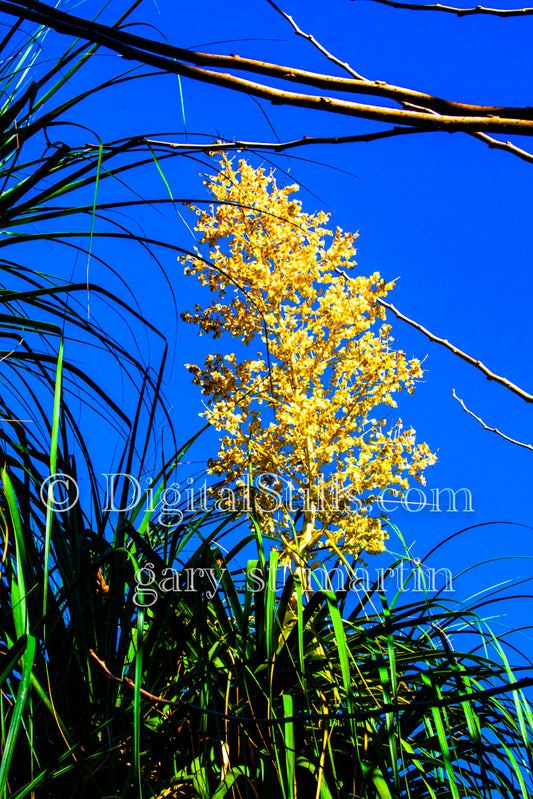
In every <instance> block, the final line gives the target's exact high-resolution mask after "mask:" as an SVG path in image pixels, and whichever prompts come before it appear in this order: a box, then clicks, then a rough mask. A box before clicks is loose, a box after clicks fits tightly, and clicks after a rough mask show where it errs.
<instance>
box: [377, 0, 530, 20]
mask: <svg viewBox="0 0 533 799" xmlns="http://www.w3.org/2000/svg"><path fill="white" fill-rule="evenodd" d="M372 2H373V3H380V4H381V5H384V6H390V7H391V8H404V9H406V10H407V11H446V12H447V13H448V14H455V15H456V16H458V17H468V16H471V15H472V14H491V15H492V16H495V17H527V16H531V14H533V8H485V7H484V6H475V7H474V8H455V7H454V6H443V5H441V4H440V3H435V4H433V5H420V4H418V3H401V2H397V0H372Z"/></svg>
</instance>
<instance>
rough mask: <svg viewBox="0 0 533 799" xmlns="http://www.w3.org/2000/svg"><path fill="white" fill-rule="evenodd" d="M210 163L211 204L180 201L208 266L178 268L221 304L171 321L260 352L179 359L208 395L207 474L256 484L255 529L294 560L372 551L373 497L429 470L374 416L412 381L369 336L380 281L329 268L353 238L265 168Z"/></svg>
mask: <svg viewBox="0 0 533 799" xmlns="http://www.w3.org/2000/svg"><path fill="white" fill-rule="evenodd" d="M220 167H221V168H220V171H219V172H218V174H217V175H216V176H212V177H211V178H210V180H209V181H207V182H206V185H207V186H208V187H209V189H210V190H211V192H212V194H213V196H214V198H215V200H216V203H215V204H214V205H212V206H210V207H209V208H208V209H207V210H205V209H204V210H200V209H198V208H194V206H191V207H192V208H194V210H195V211H196V213H197V214H198V217H199V219H198V223H197V226H196V229H197V230H198V231H200V232H201V233H202V238H201V240H200V244H205V245H207V250H208V254H209V260H208V259H206V258H203V257H201V255H200V251H197V255H196V256H194V255H187V256H184V257H183V261H184V262H185V263H186V270H185V271H186V273H187V274H189V275H195V276H196V277H197V278H198V279H199V281H200V282H201V283H202V285H204V286H207V287H209V289H210V290H211V291H212V292H213V293H214V294H215V295H217V300H219V301H218V302H213V303H212V304H211V305H209V306H208V307H205V308H202V307H200V306H199V305H197V306H196V309H195V312H194V313H189V312H187V313H184V314H182V318H183V319H184V321H186V322H191V323H194V324H197V325H198V326H199V329H200V335H201V334H202V333H209V334H211V335H212V336H213V338H218V337H219V336H221V335H222V334H223V333H229V334H231V335H232V336H233V337H234V338H237V339H240V340H241V342H242V343H243V344H244V345H247V346H249V345H251V344H252V342H256V341H259V340H261V341H262V342H263V353H261V352H258V353H257V358H240V357H239V356H238V355H237V354H226V355H221V354H211V355H208V357H207V359H206V361H205V364H204V366H203V367H201V366H198V365H194V364H187V367H188V369H189V370H190V371H191V373H192V374H193V375H194V378H193V382H194V383H196V384H197V385H200V386H201V387H202V392H203V393H204V395H206V396H208V397H209V403H208V406H207V410H206V411H205V413H204V414H203V415H204V416H205V417H206V418H207V419H208V421H210V422H211V424H213V425H214V426H215V427H216V429H217V430H220V431H223V432H224V436H223V437H222V439H221V442H220V449H219V452H218V457H217V459H216V460H213V461H210V471H211V472H212V473H214V474H217V475H223V476H224V477H225V479H226V480H227V482H228V484H230V483H234V482H236V481H237V482H238V481H239V479H242V478H243V476H244V475H245V474H247V473H249V471H250V470H251V471H252V472H253V474H254V475H256V476H261V475H262V477H261V480H262V481H263V483H262V484H263V486H264V487H265V492H266V494H267V496H268V498H269V500H270V505H269V506H267V507H264V503H263V507H262V508H261V510H262V512H263V521H264V524H265V525H266V528H267V530H268V532H270V533H271V534H272V535H274V536H276V537H277V538H278V540H280V541H281V542H282V544H283V547H284V553H285V556H286V557H287V558H291V559H292V560H293V561H301V560H302V559H303V558H304V557H309V556H310V555H311V554H314V553H316V551H317V549H318V548H320V547H325V548H326V549H327V550H328V552H329V553H331V552H338V551H339V550H340V551H342V552H344V553H351V554H355V555H358V554H359V553H360V552H362V551H363V550H365V551H367V552H369V553H376V552H381V551H383V548H384V544H383V542H384V539H385V537H386V533H385V530H384V528H383V526H382V518H375V517H373V516H371V515H370V513H369V512H370V510H371V505H372V502H373V500H375V499H376V493H375V492H376V490H377V491H383V490H384V489H386V490H389V491H390V492H391V493H393V494H399V493H400V492H401V490H402V489H405V488H407V487H408V485H409V483H408V478H407V475H406V472H407V473H408V474H410V475H412V476H414V477H415V478H416V479H417V480H419V481H420V482H422V483H424V478H423V474H422V473H423V470H424V469H425V467H426V466H427V465H429V464H432V463H434V462H435V457H434V455H433V454H432V453H431V452H430V450H429V448H428V446H427V444H420V445H416V444H415V431H414V430H413V429H412V428H409V429H404V427H403V425H402V422H401V420H398V421H397V422H396V423H395V424H394V425H390V423H389V424H388V425H387V421H386V419H385V411H386V407H387V406H389V407H392V408H394V407H396V405H397V403H396V400H395V399H394V396H393V395H394V394H396V393H397V392H399V391H401V389H402V388H405V389H406V390H407V391H408V392H409V393H412V391H413V389H414V385H415V380H416V379H417V378H419V377H420V376H421V375H422V369H421V366H420V362H419V361H418V360H416V359H413V360H409V361H408V360H407V359H406V356H405V354H404V353H403V352H401V351H399V350H394V349H393V348H392V343H393V339H392V337H391V336H390V326H389V325H386V324H382V325H381V326H380V327H379V329H378V330H372V328H373V326H374V325H375V322H376V321H379V320H382V321H383V320H384V313H385V312H384V310H383V308H381V307H380V306H379V304H378V302H377V300H378V298H380V297H385V296H386V294H387V292H388V291H389V290H390V289H391V288H392V287H393V285H394V284H393V283H388V284H386V283H385V281H384V280H383V279H382V278H381V277H380V276H379V274H378V273H375V274H373V275H372V276H370V277H356V278H354V279H351V280H346V278H345V277H343V276H341V275H339V274H338V273H337V272H336V270H338V269H340V270H342V271H343V272H348V273H349V272H350V271H351V270H352V269H353V267H354V266H355V265H356V262H355V253H356V250H355V246H354V243H355V239H356V238H357V234H356V233H345V232H343V231H342V230H340V229H339V228H337V229H336V231H335V232H333V231H331V230H329V229H328V228H327V227H326V225H327V223H328V221H329V215H328V214H326V213H324V212H318V213H316V214H307V213H305V212H304V211H303V210H302V208H301V203H299V202H298V201H296V200H294V199H292V197H291V195H292V194H294V192H295V191H297V189H298V187H297V186H286V187H282V188H278V186H277V185H276V181H275V179H274V177H273V175H272V174H271V173H270V174H266V173H265V171H264V170H263V169H253V168H252V167H251V166H250V165H249V164H247V163H246V162H245V161H240V163H239V166H238V169H234V168H233V166H232V162H231V161H229V160H228V159H227V157H226V156H223V157H222V160H221V162H220ZM242 349H243V350H244V348H242ZM281 484H283V486H284V491H283V492H281V491H278V492H277V494H276V493H275V491H274V489H279V487H280V485H281ZM269 491H270V493H269ZM294 491H296V492H298V493H299V494H300V495H301V496H302V498H303V505H302V506H301V507H300V508H295V507H294V505H293V502H292V500H293V499H294V496H293V492H294ZM287 495H288V496H289V497H291V501H287ZM326 497H327V499H326ZM280 498H281V499H282V500H283V501H280ZM332 498H333V499H332ZM263 499H264V498H263ZM354 506H355V507H354ZM274 511H275V512H274ZM301 518H302V519H303V521H302V526H301V529H300V531H299V532H298V530H297V527H296V523H297V522H298V523H299V521H300V519H301Z"/></svg>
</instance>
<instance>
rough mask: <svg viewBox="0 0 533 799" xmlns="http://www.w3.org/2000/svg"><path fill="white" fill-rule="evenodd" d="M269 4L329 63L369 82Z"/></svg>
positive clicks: (273, 6)
mask: <svg viewBox="0 0 533 799" xmlns="http://www.w3.org/2000/svg"><path fill="white" fill-rule="evenodd" d="M267 3H269V4H270V5H271V6H272V8H275V9H276V11H277V12H278V14H281V16H282V17H284V18H285V19H286V20H287V22H289V23H290V24H291V25H292V27H293V28H294V30H295V32H296V35H297V36H302V37H303V38H304V39H307V40H308V41H309V42H311V44H313V45H314V46H315V47H316V48H317V50H319V51H320V52H321V53H322V55H325V56H326V58H327V59H328V61H332V62H333V63H334V64H336V65H337V66H338V67H341V69H344V70H346V72H347V73H348V74H349V75H351V76H352V78H355V79H356V80H364V81H366V80H367V79H366V78H363V76H362V75H359V73H358V72H356V71H355V69H352V67H351V66H350V65H349V64H348V63H347V62H346V61H341V60H340V58H337V56H334V55H333V53H330V52H329V50H326V48H325V47H324V45H322V44H320V42H317V40H316V39H315V37H314V36H313V35H312V34H311V33H305V31H303V30H302V29H301V28H300V27H298V25H297V24H296V22H295V21H294V19H293V18H292V17H291V16H290V15H289V14H287V13H286V12H285V11H283V9H281V8H280V7H279V6H277V5H276V4H275V3H274V2H273V0H267Z"/></svg>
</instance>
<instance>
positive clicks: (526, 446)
mask: <svg viewBox="0 0 533 799" xmlns="http://www.w3.org/2000/svg"><path fill="white" fill-rule="evenodd" d="M452 393H453V396H454V398H455V399H456V400H457V402H459V403H460V404H461V405H462V406H463V410H464V411H466V413H468V414H469V415H470V416H473V417H474V419H475V420H476V421H477V422H479V423H480V425H481V426H482V427H483V429H484V430H488V431H489V433H496V435H498V436H501V437H502V438H504V439H505V440H506V441H510V442H511V444H517V445H518V446H519V447H524V448H525V449H530V450H533V445H532V444H524V443H523V441H517V440H516V438H510V437H509V436H506V435H505V433H502V431H501V430H498V429H497V428H496V427H489V426H488V425H487V424H485V422H484V421H483V419H480V417H479V416H476V414H475V413H472V411H471V410H469V409H468V408H467V407H466V405H465V404H464V401H463V400H462V399H460V397H458V396H457V394H456V393H455V389H452Z"/></svg>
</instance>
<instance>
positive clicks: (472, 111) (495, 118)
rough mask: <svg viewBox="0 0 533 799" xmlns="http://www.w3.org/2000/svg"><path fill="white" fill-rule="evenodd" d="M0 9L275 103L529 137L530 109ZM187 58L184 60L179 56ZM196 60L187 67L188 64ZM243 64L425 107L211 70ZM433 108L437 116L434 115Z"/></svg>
mask: <svg viewBox="0 0 533 799" xmlns="http://www.w3.org/2000/svg"><path fill="white" fill-rule="evenodd" d="M0 11H4V12H5V13H7V14H10V15H15V16H18V17H23V18H25V19H31V20H33V21H35V22H38V23H40V24H43V25H47V26H49V27H51V28H53V29H54V30H56V31H58V32H60V33H66V34H69V35H72V36H78V37H80V38H82V39H85V40H87V41H90V42H94V43H96V44H98V45H101V46H103V47H107V48H109V49H111V50H113V51H114V52H116V53H120V54H121V55H122V56H124V57H125V58H127V59H130V60H135V61H139V62H140V63H144V64H149V65H151V66H153V67H156V68H157V69H161V70H162V71H164V72H168V73H174V74H179V75H183V76H185V77H190V78H191V79H193V80H198V81H202V82H206V83H209V84H212V85H218V86H223V87H225V88H228V89H232V90H234V91H238V92H243V93H245V94H251V95H253V96H254V97H261V98H263V99H266V100H270V101H271V102H272V103H274V104H278V105H291V106H296V107H302V108H314V109H316V110H319V111H326V112H329V113H336V114H343V115H348V116H353V117H358V118H366V119H374V120H377V121H380V122H385V123H387V124H393V125H409V126H411V127H424V128H427V130H428V131H430V130H444V131H450V132H452V131H466V132H486V133H498V132H499V133H502V132H507V131H508V132H513V131H514V132H515V133H520V134H522V135H533V109H531V108H529V107H528V108H514V107H499V106H498V107H488V106H473V105H467V104H462V103H451V102H449V101H446V100H442V99H440V98H438V97H432V96H431V95H427V94H423V93H420V92H414V91H412V90H408V89H403V88H401V87H396V86H391V85H389V84H387V83H385V82H383V81H361V80H352V79H348V78H336V77H334V76H331V75H317V74H316V73H312V72H307V71H305V70H298V69H294V68H291V67H285V66H281V65H276V64H267V63H264V62H261V61H254V60H251V59H244V58H239V57H238V56H234V55H230V56H227V55H210V54H207V53H197V52H195V51H190V50H185V49H183V48H180V47H174V46H172V45H169V44H166V43H162V42H157V41H153V40H151V39H146V38H144V37H142V36H138V35H134V34H131V33H128V32H126V31H123V30H119V29H118V28H115V27H110V26H106V25H102V24H100V23H96V22H93V21H88V20H85V19H83V18H81V17H76V16H74V15H72V14H67V13H65V12H62V11H59V10H58V9H54V8H51V7H50V6H48V5H46V4H44V3H37V2H35V0H12V2H9V1H8V0H0ZM184 61H185V62H188V63H183V62H184ZM191 63H193V64H196V66H190V64H191ZM199 64H204V65H205V64H207V65H210V66H212V67H215V70H213V69H203V68H201V67H200V66H198V65H199ZM221 67H229V68H230V69H231V68H232V69H237V70H241V71H242V70H245V71H249V72H255V73H258V74H262V75H270V76H272V77H276V78H279V79H281V80H284V81H289V82H292V83H306V84H308V85H313V86H317V87H320V88H322V87H324V86H327V88H328V90H331V89H333V90H336V91H352V92H357V93H363V94H370V95H376V96H379V97H386V98H388V99H394V100H396V101H397V102H399V103H401V102H410V103H412V104H413V105H416V106H418V107H419V108H421V109H424V108H428V109H431V112H432V113H427V112H426V111H424V110H421V111H416V110H405V109H396V108H389V107H381V106H374V105H366V104H362V103H355V102H349V101H346V100H339V99H337V98H335V97H330V96H321V95H318V94H302V93H299V92H290V91H286V90H284V89H278V88H274V87H271V86H267V85H265V84H263V83H256V82H253V81H249V80H244V79H243V78H239V77H237V76H235V75H233V74H229V73H222V72H218V71H216V69H217V68H221ZM437 114H439V116H437Z"/></svg>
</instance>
